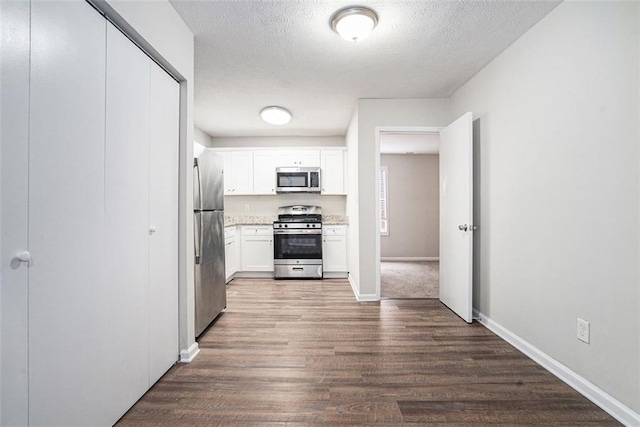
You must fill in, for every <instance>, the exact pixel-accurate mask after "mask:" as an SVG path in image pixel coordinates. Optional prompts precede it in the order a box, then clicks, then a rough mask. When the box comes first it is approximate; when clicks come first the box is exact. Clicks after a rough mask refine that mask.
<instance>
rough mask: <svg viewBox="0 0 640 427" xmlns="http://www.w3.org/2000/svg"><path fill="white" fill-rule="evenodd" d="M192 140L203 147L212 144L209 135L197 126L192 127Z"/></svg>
mask: <svg viewBox="0 0 640 427" xmlns="http://www.w3.org/2000/svg"><path fill="white" fill-rule="evenodd" d="M193 140H194V141H195V142H197V143H198V144H200V145H202V146H204V147H210V146H211V144H212V141H211V140H212V138H211V135H209V134H208V133H206V132H205V131H203V130H202V129H200V128H199V127H198V126H194V127H193Z"/></svg>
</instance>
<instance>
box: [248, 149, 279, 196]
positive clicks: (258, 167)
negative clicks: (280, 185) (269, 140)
mask: <svg viewBox="0 0 640 427" xmlns="http://www.w3.org/2000/svg"><path fill="white" fill-rule="evenodd" d="M274 163H275V161H274V153H273V152H272V151H254V152H253V194H276V167H275V165H274Z"/></svg>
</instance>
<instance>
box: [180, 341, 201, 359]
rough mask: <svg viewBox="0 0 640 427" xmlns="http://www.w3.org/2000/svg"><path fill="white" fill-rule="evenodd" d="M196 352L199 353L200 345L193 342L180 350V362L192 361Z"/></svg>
mask: <svg viewBox="0 0 640 427" xmlns="http://www.w3.org/2000/svg"><path fill="white" fill-rule="evenodd" d="M198 353H200V347H199V346H198V343H197V342H194V343H193V344H191V346H190V347H189V348H188V349H186V350H181V351H180V363H191V362H193V359H195V358H196V356H197V355H198Z"/></svg>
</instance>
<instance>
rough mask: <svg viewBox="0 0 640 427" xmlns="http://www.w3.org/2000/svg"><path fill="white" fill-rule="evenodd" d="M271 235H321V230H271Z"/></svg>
mask: <svg viewBox="0 0 640 427" xmlns="http://www.w3.org/2000/svg"><path fill="white" fill-rule="evenodd" d="M273 234H322V230H320V229H319V228H315V229H306V228H299V229H287V230H283V229H280V228H277V229H275V230H273Z"/></svg>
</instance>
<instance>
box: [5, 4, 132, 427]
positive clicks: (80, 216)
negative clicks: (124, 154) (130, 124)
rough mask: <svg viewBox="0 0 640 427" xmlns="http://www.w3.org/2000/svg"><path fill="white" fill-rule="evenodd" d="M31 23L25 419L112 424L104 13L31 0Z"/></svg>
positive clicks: (38, 422)
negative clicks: (106, 261) (109, 401)
mask: <svg viewBox="0 0 640 427" xmlns="http://www.w3.org/2000/svg"><path fill="white" fill-rule="evenodd" d="M31 25H32V27H31V30H32V31H31V77H30V78H31V106H30V142H29V251H30V252H31V256H32V260H33V262H32V263H31V265H30V267H29V422H30V423H31V424H33V425H112V424H114V423H115V422H116V421H117V419H118V418H119V417H120V415H122V414H119V415H118V414H113V413H110V412H108V411H107V410H106V407H107V406H108V405H107V403H105V401H104V400H105V399H104V397H105V396H109V395H110V393H108V390H110V383H111V375H110V373H109V371H108V370H107V368H108V367H109V360H108V357H109V355H110V354H111V353H112V352H111V345H112V343H110V342H109V340H108V339H106V338H105V337H107V336H108V333H109V330H108V325H109V321H108V319H109V316H110V312H111V311H113V310H118V307H114V306H112V305H111V304H112V301H111V300H110V298H109V290H110V286H111V285H112V284H111V283H107V282H106V281H105V277H104V256H105V253H106V246H105V232H104V221H105V203H104V197H105V194H104V190H105V186H104V182H105V168H104V166H105V141H104V138H105V105H106V97H105V74H106V64H105V58H106V51H105V45H106V20H105V19H104V18H103V17H102V16H101V15H100V14H98V13H97V12H96V11H95V10H93V8H92V7H91V6H90V5H89V4H87V3H86V2H32V4H31ZM3 296H4V295H3ZM71 355H72V357H71V358H70V356H71ZM3 362H4V360H3ZM3 409H4V408H3Z"/></svg>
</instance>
